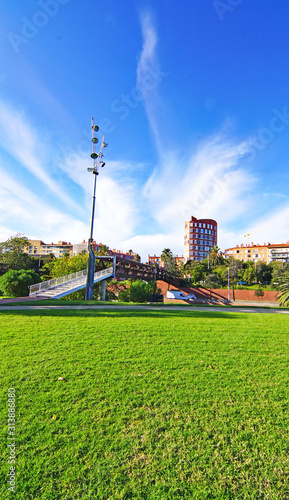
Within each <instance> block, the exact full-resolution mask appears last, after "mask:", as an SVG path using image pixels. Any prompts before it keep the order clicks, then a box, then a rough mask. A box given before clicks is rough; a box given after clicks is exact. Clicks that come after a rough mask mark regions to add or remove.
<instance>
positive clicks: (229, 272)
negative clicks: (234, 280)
mask: <svg viewBox="0 0 289 500" xmlns="http://www.w3.org/2000/svg"><path fill="white" fill-rule="evenodd" d="M228 302H230V268H229V267H228Z"/></svg>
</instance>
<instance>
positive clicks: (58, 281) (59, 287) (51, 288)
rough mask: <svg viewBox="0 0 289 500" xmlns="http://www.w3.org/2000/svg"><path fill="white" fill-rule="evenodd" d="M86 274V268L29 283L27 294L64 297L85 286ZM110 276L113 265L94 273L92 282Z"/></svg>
mask: <svg viewBox="0 0 289 500" xmlns="http://www.w3.org/2000/svg"><path fill="white" fill-rule="evenodd" d="M86 275H87V269H85V270H84V271H79V272H77V273H73V274H68V275H67V276H61V277H60V278H54V279H52V280H48V281H42V282H41V283H36V284H35V285H31V286H30V287H29V296H33V297H47V298H50V299H61V297H65V295H69V294H70V293H73V292H78V290H81V289H82V288H85V287H86ZM112 276H114V268H113V266H111V267H108V268H107V269H102V270H101V271H97V272H96V273H94V283H98V282H99V281H103V280H107V279H108V278H111V277H112Z"/></svg>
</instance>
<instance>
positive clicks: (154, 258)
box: [147, 254, 184, 267]
mask: <svg viewBox="0 0 289 500" xmlns="http://www.w3.org/2000/svg"><path fill="white" fill-rule="evenodd" d="M174 262H175V264H176V265H177V266H178V267H179V265H180V264H181V263H183V262H184V257H183V256H179V255H175V256H174ZM147 263H148V264H149V265H150V266H154V265H158V266H160V267H165V263H164V262H163V261H162V259H161V257H160V256H159V255H156V254H154V255H148V261H147Z"/></svg>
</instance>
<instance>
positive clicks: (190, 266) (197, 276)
mask: <svg viewBox="0 0 289 500" xmlns="http://www.w3.org/2000/svg"><path fill="white" fill-rule="evenodd" d="M184 269H185V273H186V274H187V275H188V276H189V277H190V278H191V282H192V283H193V284H197V283H198V282H199V281H201V280H203V279H204V278H205V275H206V272H207V267H206V265H205V264H203V263H201V262H199V261H198V260H188V262H186V264H185V265H184Z"/></svg>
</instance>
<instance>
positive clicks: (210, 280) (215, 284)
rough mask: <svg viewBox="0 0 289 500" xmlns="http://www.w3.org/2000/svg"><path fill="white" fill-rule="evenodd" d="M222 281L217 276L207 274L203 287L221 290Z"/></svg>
mask: <svg viewBox="0 0 289 500" xmlns="http://www.w3.org/2000/svg"><path fill="white" fill-rule="evenodd" d="M221 285H222V281H221V279H220V278H219V276H218V275H217V274H213V273H212V274H208V276H206V278H205V281H204V286H205V287H207V288H221Z"/></svg>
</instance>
